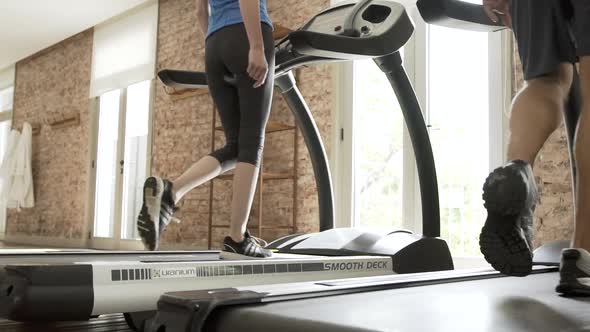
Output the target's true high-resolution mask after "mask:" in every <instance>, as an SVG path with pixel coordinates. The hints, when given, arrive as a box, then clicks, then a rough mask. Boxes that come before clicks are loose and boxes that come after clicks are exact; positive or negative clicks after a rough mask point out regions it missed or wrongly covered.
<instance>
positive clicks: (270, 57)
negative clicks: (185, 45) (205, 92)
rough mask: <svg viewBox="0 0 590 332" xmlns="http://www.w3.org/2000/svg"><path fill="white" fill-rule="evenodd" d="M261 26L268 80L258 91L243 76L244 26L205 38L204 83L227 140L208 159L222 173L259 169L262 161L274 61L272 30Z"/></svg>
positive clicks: (246, 50) (245, 54)
mask: <svg viewBox="0 0 590 332" xmlns="http://www.w3.org/2000/svg"><path fill="white" fill-rule="evenodd" d="M261 25H262V36H263V39H264V50H265V55H266V61H267V62H268V76H267V78H266V82H265V83H264V85H262V86H261V87H259V88H254V83H255V81H254V80H253V79H252V78H251V77H250V76H249V75H248V73H247V72H246V70H247V68H248V53H249V51H250V46H249V42H248V37H247V35H246V28H245V26H244V24H243V23H240V24H234V25H230V26H227V27H225V28H223V29H221V30H219V31H216V32H214V33H213V34H212V35H210V36H209V37H208V38H207V42H206V49H205V66H206V69H205V70H206V72H207V81H208V85H209V90H210V93H211V96H212V97H213V101H214V102H215V105H216V106H217V110H218V112H219V117H220V119H221V124H222V125H223V130H224V132H225V140H226V144H225V146H224V147H223V148H221V149H219V150H216V151H214V152H212V153H211V156H212V157H214V158H215V159H217V160H218V161H219V163H220V164H221V167H222V171H223V172H225V171H228V170H230V169H232V168H234V167H235V165H236V162H243V163H249V164H252V165H254V166H259V165H260V159H261V158H262V150H263V147H264V131H265V129H266V123H267V122H268V117H269V115H270V109H271V103H272V93H273V87H274V65H275V57H274V40H273V36H272V28H271V27H270V26H269V25H267V24H265V23H261ZM224 76H232V77H234V79H235V81H232V82H231V83H228V82H226V81H225V80H224Z"/></svg>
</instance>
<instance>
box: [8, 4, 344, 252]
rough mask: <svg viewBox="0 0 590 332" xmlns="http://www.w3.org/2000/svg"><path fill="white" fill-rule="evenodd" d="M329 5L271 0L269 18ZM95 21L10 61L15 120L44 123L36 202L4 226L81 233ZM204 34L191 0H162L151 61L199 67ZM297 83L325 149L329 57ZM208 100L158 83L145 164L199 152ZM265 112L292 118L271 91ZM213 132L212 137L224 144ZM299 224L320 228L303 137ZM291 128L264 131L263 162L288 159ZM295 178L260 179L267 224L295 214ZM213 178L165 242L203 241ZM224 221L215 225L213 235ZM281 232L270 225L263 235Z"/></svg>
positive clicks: (222, 202) (291, 21)
mask: <svg viewBox="0 0 590 332" xmlns="http://www.w3.org/2000/svg"><path fill="white" fill-rule="evenodd" d="M328 5H329V1H328V0H307V1H295V0H288V1H286V0H269V1H268V8H269V12H270V15H271V17H272V18H273V21H274V22H277V23H279V24H281V25H283V26H286V27H289V28H297V27H299V26H300V25H301V24H302V23H304V22H305V20H306V19H307V18H309V17H311V16H312V15H313V14H314V13H317V12H318V11H320V10H321V9H323V8H325V7H327V6H328ZM92 40H93V34H92V30H88V31H86V32H83V33H80V34H78V35H76V36H74V37H72V38H69V39H67V40H65V41H63V42H61V43H59V44H57V45H55V46H52V47H50V48H48V49H46V50H44V51H42V52H40V53H38V54H36V55H34V56H31V57H30V58H27V59H25V60H22V61H20V62H19V63H18V64H17V84H16V89H15V105H14V127H15V128H19V129H20V128H21V126H22V122H23V121H29V122H35V123H40V124H43V127H42V129H41V133H40V135H36V136H34V137H33V150H34V151H33V158H32V160H33V178H34V183H35V196H36V197H35V198H36V207H35V208H34V209H30V210H25V211H22V212H20V213H15V212H13V211H11V212H9V215H8V222H7V227H8V234H9V235H22V236H31V235H37V236H44V237H59V238H69V239H81V238H83V234H82V233H83V229H84V211H85V208H86V191H87V187H88V183H87V177H88V176H87V174H86V167H87V163H88V160H87V156H88V145H89V143H88V134H89V121H88V120H89V117H88V109H89V102H90V100H89V98H88V95H89V85H90V70H91V61H92ZM203 46H204V41H203V36H202V35H201V34H200V31H199V30H198V27H197V22H196V8H195V1H193V0H161V1H160V23H159V35H158V53H157V57H158V62H157V68H158V69H163V68H178V69H190V70H204V61H203V60H204V48H203ZM299 80H300V85H299V87H300V89H301V91H302V93H303V95H304V96H305V98H306V100H307V101H308V103H309V105H310V107H311V108H312V110H313V111H314V116H315V117H316V120H317V124H318V127H319V128H320V131H321V133H322V135H323V137H324V139H326V148H327V149H329V147H330V142H329V133H330V130H331V129H330V123H331V121H330V105H331V98H332V97H331V91H330V87H331V84H330V71H329V70H328V67H327V66H319V67H313V68H309V69H304V70H302V71H301V72H300V75H299ZM212 112H213V104H212V101H211V99H210V97H209V95H202V96H196V97H191V98H187V99H183V100H179V101H175V102H173V101H171V100H170V98H169V97H168V96H167V95H166V94H165V93H164V91H163V87H162V84H161V83H160V82H158V83H157V88H156V95H155V103H154V126H153V130H154V133H153V159H152V172H153V174H156V175H160V176H163V177H166V178H172V179H174V178H175V177H177V176H179V175H180V174H181V173H182V172H183V171H184V170H185V169H187V168H188V167H189V166H190V165H191V164H192V163H194V162H195V161H197V160H198V159H199V158H201V157H203V156H204V155H206V154H208V153H209V152H210V151H211V121H212V114H213V113H212ZM73 113H79V114H80V125H79V126H75V127H68V128H64V129H59V130H57V129H56V130H52V129H51V127H50V126H48V125H47V124H46V123H47V119H48V118H54V117H63V116H65V115H69V114H73ZM271 120H273V121H280V122H284V123H288V124H292V123H293V118H292V116H291V115H290V114H289V111H288V109H287V107H286V105H285V103H284V102H283V101H282V99H281V97H280V96H278V93H277V96H276V97H275V103H274V107H273V113H272V116H271ZM222 136H223V135H222V133H219V132H218V133H217V138H218V139H217V140H216V146H218V147H219V146H221V145H222V144H223V141H222V139H221V137H222ZM297 144H298V145H299V151H300V153H299V158H298V159H299V163H298V164H299V167H298V170H297V171H298V174H299V179H298V181H297V186H298V190H299V199H298V202H297V204H298V215H297V225H298V230H299V231H302V232H307V231H315V230H317V228H318V209H317V196H316V192H315V180H314V176H313V170H312V167H311V163H310V160H309V155H308V154H307V150H306V148H305V144H304V143H303V139H302V138H301V137H300V139H299V141H298V142H297ZM292 154H293V135H292V134H290V133H287V134H285V133H276V134H271V135H269V136H268V138H267V141H266V151H265V165H266V166H265V169H266V170H267V171H284V170H289V169H291V168H292V167H293V158H292ZM292 185H293V183H292V181H291V180H281V181H273V182H268V183H266V184H265V186H264V187H265V190H264V195H263V211H264V225H265V226H272V225H284V224H288V223H290V222H291V218H292V209H293V204H292V196H291V195H292V190H291V188H292ZM210 188H211V187H210V185H209V184H206V185H203V186H201V187H200V188H196V189H195V190H193V191H192V192H191V193H189V194H188V195H187V196H186V198H185V199H184V200H183V202H182V204H181V206H180V207H181V212H179V214H178V217H179V218H180V219H181V220H182V223H181V224H179V225H172V226H171V227H170V228H169V230H168V232H167V234H166V236H165V239H164V243H163V247H164V248H166V247H173V248H205V247H206V246H207V236H208V220H209V194H210ZM213 197H214V202H213V219H214V223H216V224H227V223H228V221H229V214H228V209H227V206H228V205H229V202H230V197H231V181H215V189H214V196H213ZM257 215H258V201H256V202H255V203H254V209H253V213H252V220H251V222H250V223H251V224H254V223H255V222H256V220H255V217H256V216H257ZM224 232H225V231H224V230H219V231H217V232H216V233H215V234H214V243H215V245H218V244H219V242H220V241H221V238H222V236H223V235H224ZM284 233H286V231H284V232H272V231H268V232H265V234H263V236H264V237H266V238H269V239H271V238H275V237H277V236H279V235H282V234H284Z"/></svg>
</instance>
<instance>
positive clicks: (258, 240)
mask: <svg viewBox="0 0 590 332" xmlns="http://www.w3.org/2000/svg"><path fill="white" fill-rule="evenodd" d="M250 238H251V239H252V240H254V242H256V244H258V245H259V246H261V247H262V248H264V247H266V246H267V245H268V242H266V241H264V240H263V239H261V238H259V237H256V236H252V235H251V234H250Z"/></svg>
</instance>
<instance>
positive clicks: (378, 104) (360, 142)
mask: <svg viewBox="0 0 590 332" xmlns="http://www.w3.org/2000/svg"><path fill="white" fill-rule="evenodd" d="M354 82H355V83H354V93H355V95H354V112H355V114H354V165H355V166H354V186H355V198H354V204H355V209H354V211H355V216H354V218H355V221H354V224H355V226H362V227H370V228H377V229H385V230H389V231H391V230H392V229H396V228H400V227H401V225H402V204H403V201H402V190H403V161H404V160H403V128H404V125H403V124H404V120H403V114H402V112H401V109H400V106H399V104H398V102H397V98H396V96H395V94H394V92H393V90H392V89H391V85H390V84H389V81H388V80H387V77H385V75H384V74H383V72H382V71H381V70H380V69H379V68H378V67H377V66H376V65H375V63H374V62H373V61H372V60H362V61H355V63H354Z"/></svg>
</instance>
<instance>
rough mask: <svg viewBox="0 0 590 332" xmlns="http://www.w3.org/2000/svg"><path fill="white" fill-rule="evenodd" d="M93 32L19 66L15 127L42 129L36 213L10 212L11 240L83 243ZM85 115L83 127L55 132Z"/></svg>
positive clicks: (36, 149) (36, 139) (36, 151)
mask: <svg viewBox="0 0 590 332" xmlns="http://www.w3.org/2000/svg"><path fill="white" fill-rule="evenodd" d="M92 37H93V34H92V30H88V31H85V32H82V33H80V34H78V35H75V36H73V37H71V38H69V39H67V40H65V41H63V42H61V43H59V44H57V45H55V46H53V47H51V48H49V49H46V50H44V51H42V52H40V53H38V54H35V55H33V56H31V57H29V58H27V59H24V60H22V61H20V62H19V63H18V64H17V66H16V87H15V96H14V121H13V127H14V128H17V129H19V130H20V129H21V128H22V123H23V122H24V121H28V122H30V123H38V124H41V125H42V127H41V132H40V134H39V135H34V136H33V157H32V167H33V181H34V186H35V201H36V202H35V203H36V205H35V208H33V209H26V210H23V211H22V212H19V213H16V212H15V211H12V210H9V213H8V221H7V234H8V235H9V236H10V235H24V236H30V235H37V236H45V237H59V238H62V239H80V238H82V237H83V234H82V233H83V228H84V211H85V206H86V189H87V172H86V167H87V165H88V160H87V156H88V110H89V106H90V105H89V102H90V100H89V98H88V95H89V85H90V69H91V59H92ZM76 113H78V114H80V125H79V126H73V127H67V128H62V129H52V128H51V127H50V126H48V125H47V122H48V120H49V119H52V118H63V117H68V116H69V115H73V114H76Z"/></svg>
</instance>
